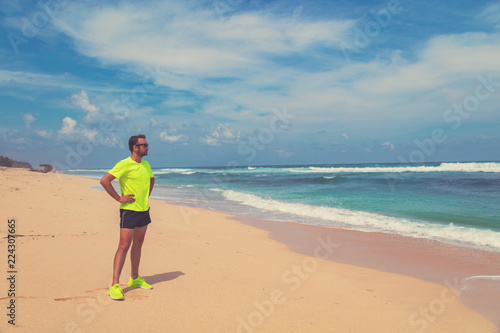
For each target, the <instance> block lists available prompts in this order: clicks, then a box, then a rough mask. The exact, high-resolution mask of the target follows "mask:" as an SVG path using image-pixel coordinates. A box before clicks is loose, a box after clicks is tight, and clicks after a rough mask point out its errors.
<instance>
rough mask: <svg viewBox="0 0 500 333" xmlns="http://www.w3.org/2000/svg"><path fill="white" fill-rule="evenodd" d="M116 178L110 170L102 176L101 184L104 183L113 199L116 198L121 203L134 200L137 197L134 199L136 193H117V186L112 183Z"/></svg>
mask: <svg viewBox="0 0 500 333" xmlns="http://www.w3.org/2000/svg"><path fill="white" fill-rule="evenodd" d="M115 178H116V177H115V176H113V175H112V174H110V173H109V172H108V173H107V174H105V175H104V176H103V177H102V178H101V185H102V187H104V189H105V190H106V192H108V194H109V195H110V196H111V197H112V198H113V199H115V200H116V201H119V202H120V203H124V202H134V201H135V199H134V195H133V194H127V195H124V196H123V197H121V196H120V195H119V194H118V193H116V191H115V188H114V187H113V185H111V182H112V181H113V179H115Z"/></svg>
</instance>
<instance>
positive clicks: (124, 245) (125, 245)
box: [118, 240, 131, 252]
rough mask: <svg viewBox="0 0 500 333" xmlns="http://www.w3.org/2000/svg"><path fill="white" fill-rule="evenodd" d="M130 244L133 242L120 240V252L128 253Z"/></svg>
mask: <svg viewBox="0 0 500 333" xmlns="http://www.w3.org/2000/svg"><path fill="white" fill-rule="evenodd" d="M130 244H131V242H130V241H128V240H120V243H119V244H118V250H120V251H125V252H127V251H128V249H129V248H130Z"/></svg>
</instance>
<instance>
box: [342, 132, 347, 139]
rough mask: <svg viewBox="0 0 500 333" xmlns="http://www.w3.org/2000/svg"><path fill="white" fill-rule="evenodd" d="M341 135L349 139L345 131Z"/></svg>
mask: <svg viewBox="0 0 500 333" xmlns="http://www.w3.org/2000/svg"><path fill="white" fill-rule="evenodd" d="M341 136H342V137H343V138H344V139H346V140H349V135H347V133H345V132H344V133H342V134H341Z"/></svg>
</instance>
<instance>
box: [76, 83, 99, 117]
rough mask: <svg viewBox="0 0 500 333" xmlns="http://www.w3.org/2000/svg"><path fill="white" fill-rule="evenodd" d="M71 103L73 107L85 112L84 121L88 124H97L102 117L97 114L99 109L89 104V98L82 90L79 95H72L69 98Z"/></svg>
mask: <svg viewBox="0 0 500 333" xmlns="http://www.w3.org/2000/svg"><path fill="white" fill-rule="evenodd" d="M71 103H73V105H74V106H76V107H78V108H79V109H82V110H83V111H85V112H87V115H86V116H85V118H84V120H85V121H86V122H88V123H96V122H99V121H100V120H101V119H102V118H103V115H102V114H101V113H100V112H99V108H98V107H97V106H95V105H92V104H91V103H90V100H89V97H88V95H87V93H86V92H85V90H82V91H81V92H80V93H79V94H74V95H72V96H71Z"/></svg>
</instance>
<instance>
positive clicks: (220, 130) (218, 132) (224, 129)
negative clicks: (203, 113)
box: [200, 123, 241, 146]
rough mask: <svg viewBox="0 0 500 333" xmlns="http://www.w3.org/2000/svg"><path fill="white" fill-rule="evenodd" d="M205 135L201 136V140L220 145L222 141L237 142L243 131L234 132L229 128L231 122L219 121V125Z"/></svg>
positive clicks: (207, 143)
mask: <svg viewBox="0 0 500 333" xmlns="http://www.w3.org/2000/svg"><path fill="white" fill-rule="evenodd" d="M209 133H210V134H207V135H205V137H200V142H202V143H204V144H206V145H209V146H220V145H221V144H222V143H236V142H237V140H238V139H239V138H240V136H241V133H240V132H237V133H233V131H231V130H230V129H229V124H222V123H219V124H218V125H217V127H216V128H215V129H214V130H212V131H210V132H209Z"/></svg>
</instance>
